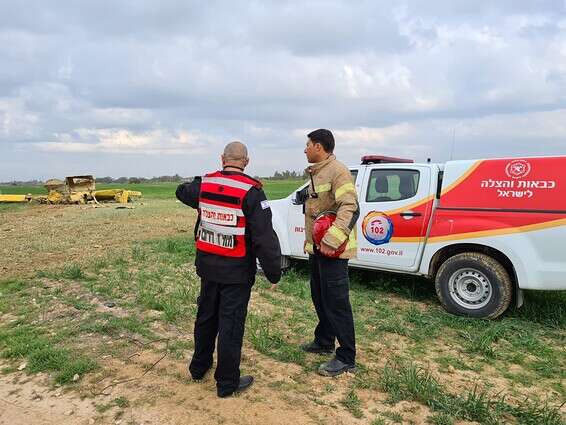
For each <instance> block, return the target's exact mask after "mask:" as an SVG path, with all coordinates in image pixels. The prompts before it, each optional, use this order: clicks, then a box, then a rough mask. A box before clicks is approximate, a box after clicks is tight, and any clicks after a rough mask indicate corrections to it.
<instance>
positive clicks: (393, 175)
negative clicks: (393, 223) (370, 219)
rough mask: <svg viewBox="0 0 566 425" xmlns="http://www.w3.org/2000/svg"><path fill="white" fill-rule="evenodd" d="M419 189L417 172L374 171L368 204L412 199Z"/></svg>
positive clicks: (369, 186) (369, 185)
mask: <svg viewBox="0 0 566 425" xmlns="http://www.w3.org/2000/svg"><path fill="white" fill-rule="evenodd" d="M418 187H419V172H418V171H417V170H393V169H383V170H372V171H371V174H370V177H369V183H368V188H367V193H366V202H391V201H402V200H403V199H409V198H412V197H413V196H415V195H416V194H417V189H418Z"/></svg>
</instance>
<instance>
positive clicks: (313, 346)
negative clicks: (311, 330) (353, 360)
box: [301, 341, 334, 354]
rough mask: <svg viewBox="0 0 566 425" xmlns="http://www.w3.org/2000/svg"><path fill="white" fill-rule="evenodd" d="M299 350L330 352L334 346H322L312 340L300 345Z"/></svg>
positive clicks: (317, 352)
mask: <svg viewBox="0 0 566 425" xmlns="http://www.w3.org/2000/svg"><path fill="white" fill-rule="evenodd" d="M301 350H303V351H306V352H307V353H315V354H332V353H333V352H334V347H322V346H320V345H318V344H317V343H316V342H315V341H313V342H309V343H308V344H303V345H301Z"/></svg>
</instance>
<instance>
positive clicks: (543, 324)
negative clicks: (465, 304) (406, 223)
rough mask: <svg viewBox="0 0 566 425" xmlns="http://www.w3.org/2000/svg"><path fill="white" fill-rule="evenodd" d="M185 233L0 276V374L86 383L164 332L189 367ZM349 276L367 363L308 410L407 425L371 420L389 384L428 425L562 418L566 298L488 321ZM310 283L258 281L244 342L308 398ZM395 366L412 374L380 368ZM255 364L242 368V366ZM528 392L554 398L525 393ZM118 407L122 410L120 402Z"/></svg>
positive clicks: (170, 191) (403, 285)
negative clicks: (424, 410)
mask: <svg viewBox="0 0 566 425" xmlns="http://www.w3.org/2000/svg"><path fill="white" fill-rule="evenodd" d="M299 184H300V182H288V181H287V182H286V181H271V182H266V184H265V187H266V192H267V194H268V197H269V198H271V199H274V198H277V197H280V196H286V195H287V194H289V193H291V192H292V191H293V190H294V189H295V187H296V186H298V185H299ZM133 186H138V187H137V188H136V187H133ZM139 186H141V185H132V187H130V188H131V189H134V190H138V189H139V190H146V191H147V194H148V197H149V198H152V197H153V199H170V201H160V202H158V203H157V204H159V205H160V208H161V209H160V210H159V214H164V217H166V215H167V214H168V213H169V212H171V211H177V209H178V208H181V207H182V206H180V205H179V204H178V203H175V202H174V201H173V196H174V189H175V187H176V184H162V185H155V187H154V185H150V186H151V187H149V188H147V189H140V187H139ZM146 205H147V206H149V205H150V203H149V202H148V203H147V204H146ZM161 205H163V206H162V207H161ZM18 207H19V206H18ZM140 210H141V209H136V210H135V212H136V213H137V212H139V211H140ZM0 211H1V210H0ZM95 211H96V212H99V211H102V212H104V211H103V210H95ZM153 213H154V212H152V214H153ZM184 230H185V231H184V232H182V233H179V234H178V235H176V236H170V237H165V238H159V239H156V240H150V241H138V242H135V243H133V244H132V245H131V246H126V247H123V249H117V250H116V251H112V252H108V253H107V255H105V256H103V257H101V258H96V259H92V258H88V257H85V259H84V260H85V261H83V260H77V261H74V262H71V263H69V264H61V265H60V266H58V268H57V269H54V270H51V269H49V270H46V271H44V272H41V273H37V274H36V275H35V276H33V277H26V278H18V279H15V278H12V279H7V280H4V281H0V313H2V314H6V315H7V316H3V317H7V318H8V320H5V321H4V322H2V323H0V352H1V355H2V356H3V357H5V358H6V359H7V362H8V363H9V364H8V365H7V367H5V368H4V369H3V373H13V372H14V371H15V368H16V369H17V366H18V365H19V364H21V362H22V361H26V362H27V363H28V367H27V368H26V371H27V372H28V373H32V371H34V372H35V371H39V370H44V371H47V372H49V373H50V374H52V376H53V377H54V379H58V380H59V381H60V382H68V380H69V379H72V376H73V375H74V373H79V372H80V373H79V375H80V376H83V374H85V373H89V372H88V370H96V369H93V368H95V367H96V366H95V363H92V361H93V359H94V358H95V357H94V356H95V355H96V356H97V357H96V358H98V356H104V355H105V354H106V355H107V354H111V355H112V356H115V357H116V358H126V357H127V356H128V355H130V354H131V353H132V348H134V349H139V347H137V346H136V347H133V346H132V344H139V341H143V342H144V343H147V344H150V345H151V342H152V341H155V340H157V339H159V338H160V336H161V332H160V329H163V328H166V329H169V330H172V332H174V333H175V334H177V335H179V336H181V339H179V340H172V342H171V343H170V344H169V345H168V348H167V350H168V352H169V355H170V356H171V357H170V358H171V359H175V360H178V361H182V360H181V359H186V357H187V356H188V355H189V353H190V351H191V350H192V348H193V345H192V336H191V335H192V323H194V319H195V316H196V298H197V296H198V293H199V286H200V281H199V278H198V276H196V273H195V270H194V267H192V266H190V264H192V263H193V262H194V255H195V247H194V242H193V241H192V234H191V232H190V231H187V230H186V229H184ZM350 276H351V292H350V297H351V302H352V306H353V310H354V317H355V325H356V339H357V347H358V351H359V353H360V356H361V358H363V359H364V360H363V363H364V364H363V365H362V364H359V365H358V370H359V371H358V373H357V374H356V375H355V376H353V377H352V378H351V379H350V378H349V380H348V381H346V380H344V381H341V380H332V381H329V383H330V384H329V385H330V386H327V387H325V389H324V390H321V391H320V394H318V395H317V396H316V397H314V398H313V399H312V401H313V402H315V401H314V400H315V399H316V403H320V404H322V405H332V408H335V409H342V410H346V411H348V412H350V413H349V414H352V415H353V416H354V417H359V415H360V414H362V415H363V414H365V415H366V416H369V413H371V414H372V416H369V419H368V421H370V420H373V423H376V424H377V423H383V424H391V423H394V421H396V420H399V417H398V416H396V415H395V414H394V412H390V413H391V414H390V415H389V416H387V415H382V414H381V413H379V416H378V417H376V416H377V415H378V414H377V413H376V412H375V411H370V412H369V413H368V412H365V411H363V410H362V406H367V405H371V403H372V398H371V397H372V396H371V394H374V393H375V392H376V391H379V390H381V391H385V392H387V394H388V396H389V401H390V402H391V403H393V404H394V403H397V402H399V401H402V400H408V401H410V402H412V403H419V404H423V405H426V406H428V407H429V408H430V409H431V414H430V416H429V418H428V419H427V420H428V422H429V423H432V424H437V425H446V424H452V423H454V422H456V421H461V420H473V421H477V422H478V423H481V424H491V423H497V421H499V423H503V422H505V421H506V420H509V421H510V422H516V423H522V424H539V423H540V424H543V425H556V424H560V423H561V422H560V420H561V418H560V416H559V413H558V410H557V406H558V405H559V404H560V403H561V400H564V399H565V398H566V391H565V388H564V385H563V382H564V380H565V379H566V376H565V371H566V359H565V358H564V351H563V347H564V342H565V340H566V334H565V329H566V292H554V293H539V292H529V291H527V292H526V294H525V298H526V300H525V301H526V303H525V307H524V308H522V309H511V310H510V311H508V312H507V313H506V314H505V315H503V317H501V318H500V319H498V320H496V321H480V320H473V319H468V318H463V317H456V316H453V315H450V314H447V313H446V312H444V311H443V310H442V309H441V308H440V306H439V304H438V301H437V299H436V295H435V292H434V288H433V285H431V284H430V282H428V281H426V280H424V279H421V278H415V277H412V276H401V275H393V274H387V273H377V272H369V271H360V270H351V272H350ZM308 280H309V275H308V267H307V266H306V263H304V262H303V263H298V264H295V265H294V266H293V267H292V268H291V269H290V270H289V271H288V272H287V273H285V275H284V276H283V279H282V281H281V282H280V284H279V285H278V289H277V290H276V291H270V290H269V289H267V288H268V287H269V286H268V284H267V282H266V281H265V279H264V278H262V277H261V276H260V277H258V280H257V283H256V285H255V287H254V292H253V296H252V308H250V311H249V314H248V320H247V323H246V334H245V339H246V344H247V345H246V347H250V346H251V347H252V348H253V349H254V350H256V351H257V352H258V353H261V355H262V356H266V357H269V358H271V359H273V360H275V361H276V362H271V363H270V364H271V365H273V364H274V363H275V364H280V366H281V368H282V369H284V370H289V369H293V370H297V368H298V370H300V373H299V374H297V376H295V375H293V376H292V377H290V378H289V380H286V382H285V386H281V391H287V392H289V391H292V392H293V395H294V397H295V396H296V397H297V398H298V397H299V396H301V395H304V396H305V397H306V398H308V397H309V396H310V391H311V390H312V388H310V387H309V386H308V385H305V384H304V376H305V374H311V373H315V371H316V369H317V367H318V365H319V364H320V363H321V362H322V361H325V360H326V359H324V358H321V357H319V356H314V355H310V354H305V353H304V352H302V351H301V350H300V349H299V348H298V346H299V344H300V343H302V342H306V341H309V340H311V339H312V332H313V329H314V327H315V325H316V322H317V319H316V314H315V312H314V309H313V307H312V302H311V300H310V288H309V283H308ZM53 281H55V282H57V285H53V284H52V283H53ZM44 282H47V284H46V285H45V286H44ZM32 300H35V301H34V302H32ZM91 301H93V302H92V303H91ZM105 301H113V302H115V304H116V309H115V310H108V313H104V314H102V313H95V311H94V307H95V306H96V305H98V304H101V303H104V302H105ZM61 304H63V305H64V307H65V308H64V311H65V312H67V313H65V314H63V315H57V316H56V318H55V319H52V320H50V321H42V320H41V318H42V315H43V314H45V313H47V314H48V313H49V309H50V307H54V306H55V307H57V308H60V305H61ZM69 306H71V307H73V308H72V309H70V308H69ZM118 311H119V312H120V314H118V313H117V312H118ZM123 314H125V316H123V317H122V316H121V315H123ZM154 326H155V327H154ZM16 329H17V330H18V331H16ZM101 341H104V342H103V343H100V342H101ZM136 341H137V342H136ZM82 344H85V347H83V346H82ZM88 344H95V345H94V346H89V345H88ZM150 345H148V348H147V349H157V350H161V352H162V351H163V350H164V348H162V347H163V346H162V345H161V346H159V347H160V348H149V347H150ZM83 348H85V349H84V350H83ZM92 348H95V349H96V350H95V351H94V354H93V351H91V349H92ZM247 349H249V348H245V349H244V352H245V350H247ZM75 353H76V356H75ZM71 354H72V355H71ZM81 356H82V357H81ZM89 356H90V357H92V358H90V357H89ZM259 358H260V359H261V356H259ZM394 359H398V361H399V362H400V363H402V364H403V365H404V366H403V367H397V366H396V364H395V363H390V364H388V366H387V367H386V368H382V367H378V366H377V365H378V364H380V365H381V364H383V363H382V361H384V360H389V361H393V360H394ZM75 360H76V361H77V362H76V363H73V362H74V361H75ZM260 361H261V360H260ZM423 364H426V367H424V366H423ZM254 367H255V365H252V364H246V362H245V361H244V362H243V368H244V369H246V368H254ZM452 368H453V369H452ZM260 370H261V367H260ZM77 371H79V372H77ZM461 371H465V373H466V374H470V375H471V376H474V377H475V379H476V380H477V382H481V383H482V384H483V383H485V384H486V387H485V388H484V387H481V388H480V387H478V388H475V389H474V388H473V384H469V385H463V387H462V389H461V391H460V392H459V393H458V394H456V393H454V392H450V391H449V390H448V389H447V388H449V386H448V385H445V381H444V379H450V377H451V376H452V377H457V376H458V375H459V374H460V373H462V372H461ZM71 372H74V373H73V374H71ZM69 376H70V378H69ZM55 377H57V378H55ZM291 379H292V380H293V381H292V380H291ZM492 379H498V380H499V383H500V384H502V385H504V386H505V387H506V388H507V389H508V391H505V392H504V393H502V394H500V395H497V396H495V395H494V394H493V393H492V392H490V391H491V388H490V387H489V383H490V381H491V380H492ZM287 381H289V382H287ZM277 388H278V389H277V391H279V387H277ZM531 389H535V390H537V393H538V394H548V397H545V396H543V395H541V396H540V398H539V397H529V398H526V397H525V394H526V393H529V390H531ZM274 390H275V387H274ZM330 394H333V395H334V397H336V395H337V394H340V396H338V397H339V399H338V401H336V398H333V399H332V400H331V401H329V400H328V399H325V397H327V396H328V397H329V398H332V397H330ZM274 395H275V396H278V393H277V394H275V393H274ZM511 397H512V399H511ZM309 400H311V399H309ZM517 400H518V401H517ZM305 403H306V402H305ZM112 406H114V407H118V408H120V406H119V405H118V404H116V403H112Z"/></svg>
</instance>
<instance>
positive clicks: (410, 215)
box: [399, 211, 422, 217]
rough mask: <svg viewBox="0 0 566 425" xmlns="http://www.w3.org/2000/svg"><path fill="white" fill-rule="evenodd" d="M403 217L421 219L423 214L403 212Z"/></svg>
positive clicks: (401, 214)
mask: <svg viewBox="0 0 566 425" xmlns="http://www.w3.org/2000/svg"><path fill="white" fill-rule="evenodd" d="M399 215H400V216H401V217H420V216H422V213H420V212H415V211H403V212H402V213H400V214H399Z"/></svg>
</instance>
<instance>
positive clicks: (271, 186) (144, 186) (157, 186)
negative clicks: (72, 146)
mask: <svg viewBox="0 0 566 425" xmlns="http://www.w3.org/2000/svg"><path fill="white" fill-rule="evenodd" d="M262 183H263V185H264V190H265V193H266V195H267V197H268V198H269V199H280V198H284V197H286V196H287V195H289V194H290V193H291V192H293V191H294V190H295V189H296V188H297V187H299V186H300V185H301V184H302V183H303V181H302V180H263V181H262ZM177 186H178V183H140V184H117V183H112V184H97V185H96V188H97V189H100V190H101V189H118V188H124V189H129V190H137V191H141V192H142V194H143V197H144V198H146V199H174V198H175V189H177ZM28 193H30V194H32V195H46V194H47V192H46V190H45V188H44V187H43V186H14V185H0V194H13V195H27V194H28Z"/></svg>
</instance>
